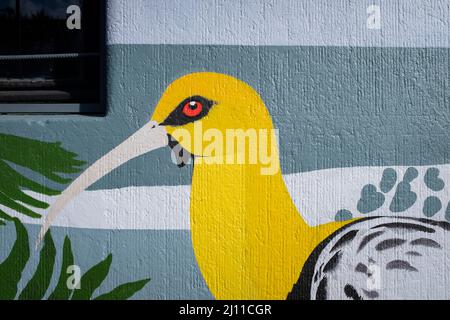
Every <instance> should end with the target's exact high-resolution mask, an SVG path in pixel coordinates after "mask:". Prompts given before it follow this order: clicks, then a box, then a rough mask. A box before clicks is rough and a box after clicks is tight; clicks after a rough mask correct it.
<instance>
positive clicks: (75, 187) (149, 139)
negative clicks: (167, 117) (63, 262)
mask: <svg viewBox="0 0 450 320" xmlns="http://www.w3.org/2000/svg"><path fill="white" fill-rule="evenodd" d="M168 143H169V141H168V135H167V132H166V129H165V128H164V126H160V125H158V123H156V122H154V121H151V122H149V123H148V124H146V125H144V126H143V127H142V128H140V129H139V130H138V131H136V132H135V133H134V134H133V135H131V136H130V137H129V138H128V139H126V140H125V141H124V142H122V143H121V144H119V145H118V146H117V147H115V148H114V149H113V150H111V151H110V152H108V153H107V154H105V155H104V156H103V157H101V158H100V159H98V160H97V161H96V162H94V163H93V164H92V165H91V166H90V167H89V168H87V169H86V170H85V171H84V172H83V173H82V174H81V175H80V176H79V177H78V178H76V179H75V180H74V181H73V182H72V183H71V184H70V185H69V186H68V187H67V189H65V190H64V191H63V192H62V193H61V195H60V196H59V197H58V199H57V200H56V202H55V203H53V204H52V205H51V206H50V209H49V212H48V214H47V216H46V217H45V221H44V223H43V224H42V227H41V230H40V232H39V238H38V240H37V243H36V245H39V243H40V242H41V241H42V239H43V238H44V236H45V233H46V232H47V231H48V228H49V227H50V225H51V223H52V222H53V220H54V219H55V218H56V216H57V215H58V214H59V213H60V212H61V211H62V209H64V207H65V206H66V205H67V204H68V203H69V202H70V201H71V200H72V199H73V198H75V197H76V196H77V195H78V194H80V193H81V192H82V191H84V190H85V189H86V188H88V187H89V186H90V185H92V184H93V183H94V182H96V181H98V180H99V179H100V178H102V177H103V176H105V175H107V174H108V173H109V172H111V171H112V170H114V169H115V168H117V167H119V166H121V165H122V164H124V163H126V162H128V161H129V160H131V159H133V158H136V157H138V156H140V155H143V154H145V153H148V152H150V151H153V150H156V149H159V148H161V147H164V146H166V145H167V144H168Z"/></svg>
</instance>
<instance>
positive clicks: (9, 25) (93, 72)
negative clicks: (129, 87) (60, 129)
mask: <svg viewBox="0 0 450 320" xmlns="http://www.w3.org/2000/svg"><path fill="white" fill-rule="evenodd" d="M101 5H102V1H101V0H7V1H5V0H2V1H1V4H0V30H1V31H0V32H1V34H0V35H1V37H2V39H5V41H1V43H0V103H1V102H8V103H14V102H17V103H21V102H39V103H42V102H60V103H61V102H67V103H98V102H99V100H100V99H99V90H100V86H99V82H100V56H99V52H100V34H101V25H100V23H101V22H102V19H101ZM74 6H75V7H74ZM69 7H70V8H72V10H69V11H70V12H69V13H67V11H68V8H69ZM78 13H80V15H77V14H78ZM74 17H75V18H74ZM76 17H80V19H76ZM68 20H69V22H68Z"/></svg>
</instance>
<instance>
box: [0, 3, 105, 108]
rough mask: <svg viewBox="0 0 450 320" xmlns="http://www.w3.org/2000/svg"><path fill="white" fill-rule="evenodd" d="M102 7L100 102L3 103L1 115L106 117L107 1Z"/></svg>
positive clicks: (100, 28) (100, 10) (100, 20)
mask: <svg viewBox="0 0 450 320" xmlns="http://www.w3.org/2000/svg"><path fill="white" fill-rule="evenodd" d="M98 1H99V5H100V9H99V12H100V16H99V17H98V18H99V42H100V43H99V71H98V72H99V77H98V79H99V84H98V90H99V92H98V96H99V98H98V102H94V103H86V102H67V103H66V102H39V103H36V102H11V103H10V102H1V101H0V115H11V114H12V115H17V114H48V115H61V114H67V115H70V114H78V115H79V114H82V115H90V116H105V115H106V113H107V107H106V97H107V94H106V88H107V87H106V79H107V75H106V70H107V69H106V56H107V46H106V0H98Z"/></svg>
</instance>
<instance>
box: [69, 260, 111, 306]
mask: <svg viewBox="0 0 450 320" xmlns="http://www.w3.org/2000/svg"><path fill="white" fill-rule="evenodd" d="M111 262H112V255H111V254H109V255H108V256H107V257H106V259H105V260H103V261H101V262H99V263H98V264H96V265H95V266H93V267H92V268H91V269H89V270H88V271H86V273H85V274H84V275H83V276H82V277H81V280H80V286H81V288H80V289H76V290H74V293H73V296H72V300H89V299H91V297H92V294H93V293H94V291H95V290H96V289H97V288H98V287H100V285H101V284H102V283H103V281H104V280H105V279H106V277H107V276H108V272H109V267H110V266H111Z"/></svg>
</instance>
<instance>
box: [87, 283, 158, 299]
mask: <svg viewBox="0 0 450 320" xmlns="http://www.w3.org/2000/svg"><path fill="white" fill-rule="evenodd" d="M149 281H150V279H143V280H139V281H135V282H128V283H124V284H122V285H120V286H118V287H117V288H115V289H113V290H111V291H110V292H108V293H105V294H102V295H100V296H98V297H97V298H95V299H94V300H126V299H128V298H130V297H132V296H133V295H134V294H135V293H136V292H138V291H140V290H142V288H144V286H145V285H146V284H147V283H148V282H149Z"/></svg>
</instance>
